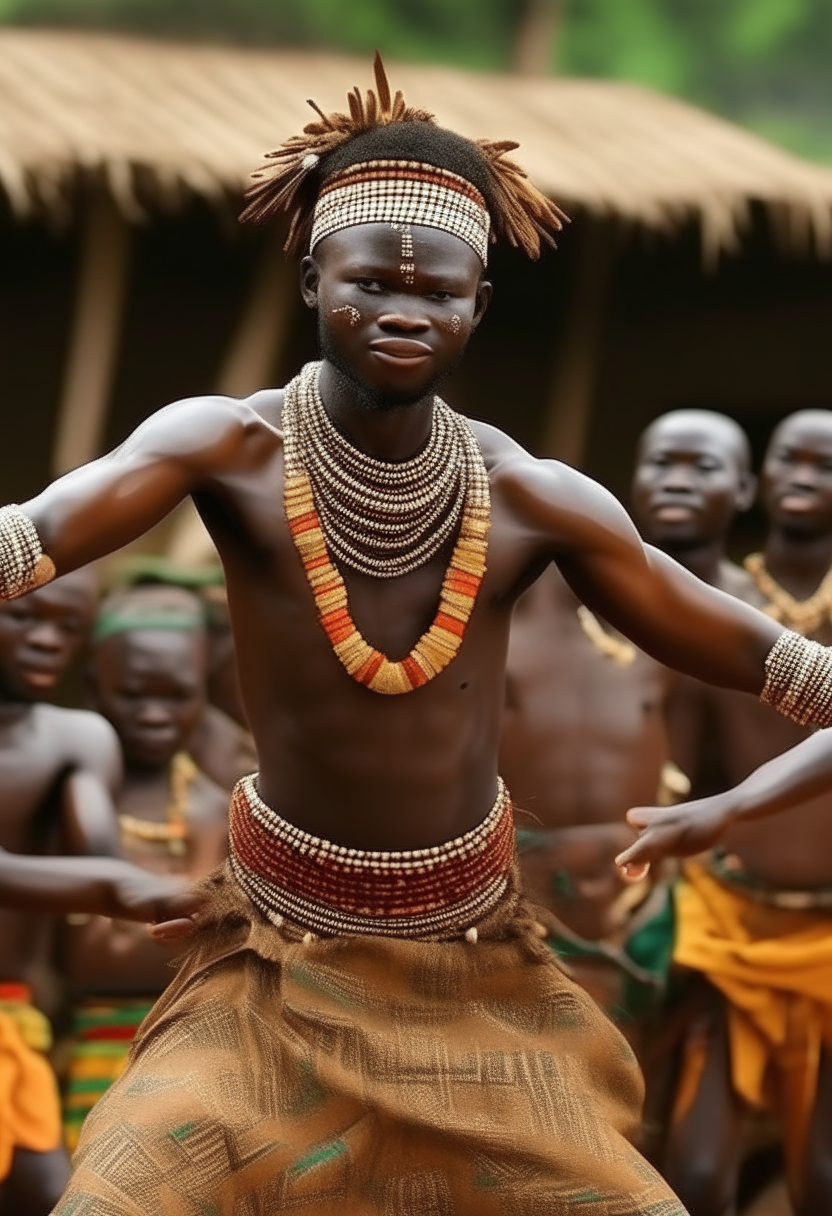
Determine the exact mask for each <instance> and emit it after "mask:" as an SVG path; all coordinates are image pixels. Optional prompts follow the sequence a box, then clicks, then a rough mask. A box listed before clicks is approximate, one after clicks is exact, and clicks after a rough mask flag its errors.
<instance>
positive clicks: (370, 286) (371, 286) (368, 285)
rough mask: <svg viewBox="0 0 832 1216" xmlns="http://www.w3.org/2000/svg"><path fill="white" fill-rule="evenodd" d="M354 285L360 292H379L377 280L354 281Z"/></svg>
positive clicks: (379, 284) (379, 285)
mask: <svg viewBox="0 0 832 1216" xmlns="http://www.w3.org/2000/svg"><path fill="white" fill-rule="evenodd" d="M355 285H356V287H360V288H361V290H362V291H381V283H379V281H378V279H356V280H355Z"/></svg>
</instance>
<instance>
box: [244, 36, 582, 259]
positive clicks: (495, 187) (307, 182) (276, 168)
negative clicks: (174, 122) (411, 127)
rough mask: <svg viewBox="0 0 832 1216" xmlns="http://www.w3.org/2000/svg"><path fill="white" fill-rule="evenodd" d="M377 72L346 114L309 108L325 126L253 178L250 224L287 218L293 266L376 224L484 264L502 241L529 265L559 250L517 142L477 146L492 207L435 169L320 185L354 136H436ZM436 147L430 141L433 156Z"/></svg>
mask: <svg viewBox="0 0 832 1216" xmlns="http://www.w3.org/2000/svg"><path fill="white" fill-rule="evenodd" d="M373 67H374V72H375V81H376V87H375V90H373V89H368V90H367V93H366V96H362V94H361V91H360V90H359V89H358V88H354V89H353V90H352V91H351V92H350V93H349V94H348V96H347V101H348V103H349V113H340V112H335V113H332V114H325V113H324V112H323V110H321V109H320V107H319V106H318V105H317V104H316V103H315V102H314V101H311V100H310V101H309V105H310V106H312V108H313V110H315V112H316V113H317V114H318V116H319V121H316V122H311V123H309V124H308V126H306V127H304V130H303V134H302V135H293V136H291V137H290V138H289V139H287V140H286V141H285V143H283V144H281V146H280V147H279V148H277V149H276V150H275V151H274V152H269V153H267V156H266V164H265V165H263V166H262V167H261V168H260V169H258V170H257V171H256V172H255V173H254V174H253V184H252V185H251V187H250V188H249V189H248V191H247V192H246V201H247V205H246V207H245V210H244V211H243V212H242V215H241V216H240V219H241V221H242V222H243V223H249V224H264V223H266V222H267V221H269V220H270V219H272V218H273V217H274V216H276V215H278V214H279V213H281V212H285V213H287V214H288V216H289V235H288V237H287V240H286V245H285V249H286V252H287V254H289V255H290V256H300V255H302V254H304V253H306V252H307V251H308V250H309V249H310V247H311V246H313V245H314V244H315V243H316V242H317V241H318V240H321V239H323V237H324V236H327V235H329V233H330V232H334V231H337V229H338V228H344V227H347V226H350V225H352V224H356V223H373V222H376V221H377V220H388V221H391V222H402V223H411V224H427V225H429V226H432V227H437V228H445V229H446V230H447V231H450V232H453V233H454V234H455V235H457V236H459V237H461V238H462V239H463V240H466V241H467V242H468V243H469V244H470V245H471V246H472V247H473V248H474V249H476V250H477V252H478V253H479V254H480V256H481V257H482V260H483V262H484V261H485V260H486V258H485V254H486V247H487V243H488V240H489V237H490V239H492V240H493V239H501V240H505V241H506V242H507V243H508V244H510V245H514V246H515V247H517V248H519V249H522V250H523V252H524V253H526V254H527V255H528V256H529V257H530V258H538V257H539V256H540V251H541V245H542V244H547V245H554V243H555V242H554V236H553V234H554V233H555V232H558V231H560V229H561V228H562V227H563V223H564V221H565V220H566V218H567V217H566V216H565V215H564V213H563V212H562V211H561V210H560V208H559V207H557V206H556V205H555V204H554V203H553V202H552V201H551V200H550V199H548V198H546V196H545V195H544V194H542V193H541V192H540V191H539V190H538V189H537V187H536V186H534V185H533V184H532V183H531V182H530V181H529V178H528V176H527V174H526V173H525V171H524V170H523V169H522V168H521V167H520V165H518V164H517V163H516V161H514V160H512V159H511V158H510V157H509V156H508V155H507V153H509V152H512V151H513V150H514V149H515V148H517V147H519V145H518V144H517V143H516V142H515V141H513V140H501V141H494V140H487V139H480V140H476V141H470V145H471V147H472V148H474V149H476V151H477V153H478V154H479V157H480V158H481V160H482V163H483V166H484V168H485V173H486V175H487V181H488V189H487V195H488V199H487V202H486V200H485V199H484V198H483V195H482V193H481V192H480V191H479V190H478V189H477V188H476V186H475V185H473V184H472V183H471V182H470V181H467V180H466V179H465V178H464V177H461V176H459V175H458V174H455V173H452V172H450V170H448V169H447V168H445V169H443V168H441V167H437V166H434V165H432V164H430V162H429V161H428V160H420V161H414V160H411V159H407V160H404V159H398V158H396V159H393V158H390V157H389V156H388V157H384V158H383V159H372V160H369V161H365V162H364V163H362V164H353V165H350V166H348V167H347V168H345V169H343V170H341V172H339V173H337V174H333V175H331V176H325V178H324V180H323V181H322V179H321V173H320V170H319V166H320V165H321V162H322V161H323V160H324V158H325V157H327V156H329V155H330V154H331V153H333V152H336V151H337V150H338V149H340V148H343V147H344V146H345V145H346V144H348V143H349V142H350V141H351V140H353V139H355V138H356V137H357V136H360V135H363V134H365V133H367V132H371V131H374V130H378V129H380V128H383V127H392V126H394V125H395V124H397V123H409V124H413V123H424V124H425V125H426V127H428V128H431V129H432V130H433V131H438V130H439V129H438V128H437V125H436V122H435V120H434V117H433V115H432V114H429V113H428V111H427V110H422V109H417V108H415V107H413V106H408V105H407V104H406V102H405V100H404V97H403V95H402V93H401V92H397V93H396V94H395V96H392V95H391V91H390V85H389V83H388V80H387V74H386V72H385V70H384V65H383V63H382V61H381V57H380V56H379V55H378V54H376V57H375V60H374V64H373ZM425 134H426V136H427V135H428V131H426V132H425ZM430 142H431V141H430V139H426V141H425V143H426V148H427V151H428V153H429V147H430Z"/></svg>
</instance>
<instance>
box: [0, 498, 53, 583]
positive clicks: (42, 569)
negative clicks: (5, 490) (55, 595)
mask: <svg viewBox="0 0 832 1216" xmlns="http://www.w3.org/2000/svg"><path fill="white" fill-rule="evenodd" d="M54 577H55V566H54V565H53V562H52V559H51V558H49V557H47V556H46V554H45V553H44V552H43V550H42V549H41V546H40V538H39V536H38V533H37V528H36V527H35V525H34V524H33V523H32V521H31V519H30V518H29V516H28V515H27V514H26V512H25V511H21V509H20V507H18V506H17V505H16V504H15V503H12V504H10V505H9V506H7V507H0V600H14V599H17V597H18V596H20V595H25V594H26V592H27V591H34V590H35V588H36V587H42V586H43V585H44V583H48V582H50V581H51V580H52V579H53V578H54Z"/></svg>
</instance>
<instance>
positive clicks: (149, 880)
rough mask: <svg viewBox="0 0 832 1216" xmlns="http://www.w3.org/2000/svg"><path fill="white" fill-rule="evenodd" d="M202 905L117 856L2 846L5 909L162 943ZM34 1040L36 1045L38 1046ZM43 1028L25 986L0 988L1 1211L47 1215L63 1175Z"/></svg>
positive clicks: (0, 884) (1, 904)
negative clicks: (134, 928) (124, 925)
mask: <svg viewBox="0 0 832 1216" xmlns="http://www.w3.org/2000/svg"><path fill="white" fill-rule="evenodd" d="M203 903H204V897H203V896H202V895H201V894H200V893H199V892H197V891H196V890H186V889H184V888H183V885H182V883H181V882H178V881H177V880H175V879H172V878H165V877H162V876H159V875H155V874H149V873H147V871H145V870H141V869H139V868H138V867H137V866H131V865H129V864H128V863H127V862H124V861H119V860H117V859H116V858H110V857H107V858H104V857H23V856H21V855H20V854H18V853H8V852H6V850H5V849H0V908H4V909H14V910H16V911H18V912H30V913H37V914H39V915H43V914H44V913H47V912H48V913H52V914H60V913H73V912H74V913H91V914H95V915H99V916H119V917H123V918H125V919H128V918H129V919H133V920H138V921H145V922H158V923H154V924H153V933H154V935H155V936H156V939H157V940H158V941H160V942H162V941H170V940H171V939H172V938H174V937H179V938H181V937H185V936H187V934H188V933H190V932H191V931H192V930H193V928H194V924H195V917H196V916H197V914H198V912H199V909H200V908H201V906H202V905H203ZM33 1037H36V1038H37V1040H38V1041H37V1043H36V1044H34V1045H33V1043H32V1039H33ZM45 1042H46V1036H45V1034H44V1025H43V1023H42V1022H41V1020H40V1019H39V1018H38V1017H37V1011H33V1009H32V1006H31V1003H30V1001H29V999H28V991H27V989H26V986H25V985H13V984H4V985H1V986H0V1213H2V1214H3V1216H27V1214H28V1213H31V1212H43V1211H46V1207H45V1206H44V1205H45V1204H48V1203H49V1202H50V1200H49V1197H48V1195H49V1190H50V1189H51V1188H50V1187H49V1186H48V1185H47V1184H48V1182H49V1180H50V1179H51V1180H52V1187H54V1186H57V1185H60V1178H61V1177H62V1176H63V1174H64V1172H65V1162H64V1161H63V1160H62V1159H61V1157H62V1155H60V1156H59V1154H58V1153H56V1152H55V1153H53V1152H51V1146H52V1145H54V1143H55V1134H54V1114H53V1112H54V1111H55V1109H56V1104H57V1094H56V1087H55V1078H54V1074H53V1072H52V1069H51V1067H50V1066H49V1063H48V1060H47V1058H46V1055H45V1053H44V1050H43V1048H44V1047H45Z"/></svg>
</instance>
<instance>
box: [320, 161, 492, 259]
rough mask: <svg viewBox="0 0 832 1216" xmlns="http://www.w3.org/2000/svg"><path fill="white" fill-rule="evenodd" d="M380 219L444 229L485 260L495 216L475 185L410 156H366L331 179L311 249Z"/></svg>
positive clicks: (323, 189) (325, 187)
mask: <svg viewBox="0 0 832 1216" xmlns="http://www.w3.org/2000/svg"><path fill="white" fill-rule="evenodd" d="M380 223H381V224H384V223H387V224H416V225H420V226H423V227H425V228H441V229H442V230H443V231H444V232H450V233H451V235H452V236H456V237H459V238H460V240H463V241H465V242H466V244H468V245H470V246H471V248H472V249H473V250H474V252H475V253H476V254H477V255H478V257H479V258H480V260H481V261H482V263H483V265H485V263H486V262H487V260H488V241H489V237H490V233H491V219H490V217H489V214H488V210H487V209H486V206H485V200H484V199H483V197H482V195H481V194H480V192H479V190H477V188H476V186H474V185H472V184H471V182H469V181H466V180H465V178H464V177H459V176H458V175H457V174H456V173H451V172H450V171H449V170H448V169H437V168H436V167H435V166H434V165H426V164H421V163H420V162H419V161H412V160H371V161H366V162H365V163H364V164H359V165H351V166H350V167H349V168H348V169H344V170H343V171H342V172H341V173H338V174H335V175H334V176H333V177H331V178H329V180H328V181H326V182H325V183H324V185H323V186H322V187H321V192H320V194H319V195H318V202H317V204H316V206H315V216H314V220H313V224H312V238H311V240H310V243H309V252H310V253H311V252H312V251H313V250H314V248H315V246H316V245H317V244H318V242H319V241H322V240H323V239H324V237H327V236H331V235H332V233H333V232H339V231H340V230H341V229H342V228H352V227H354V226H355V225H356V224H380Z"/></svg>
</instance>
